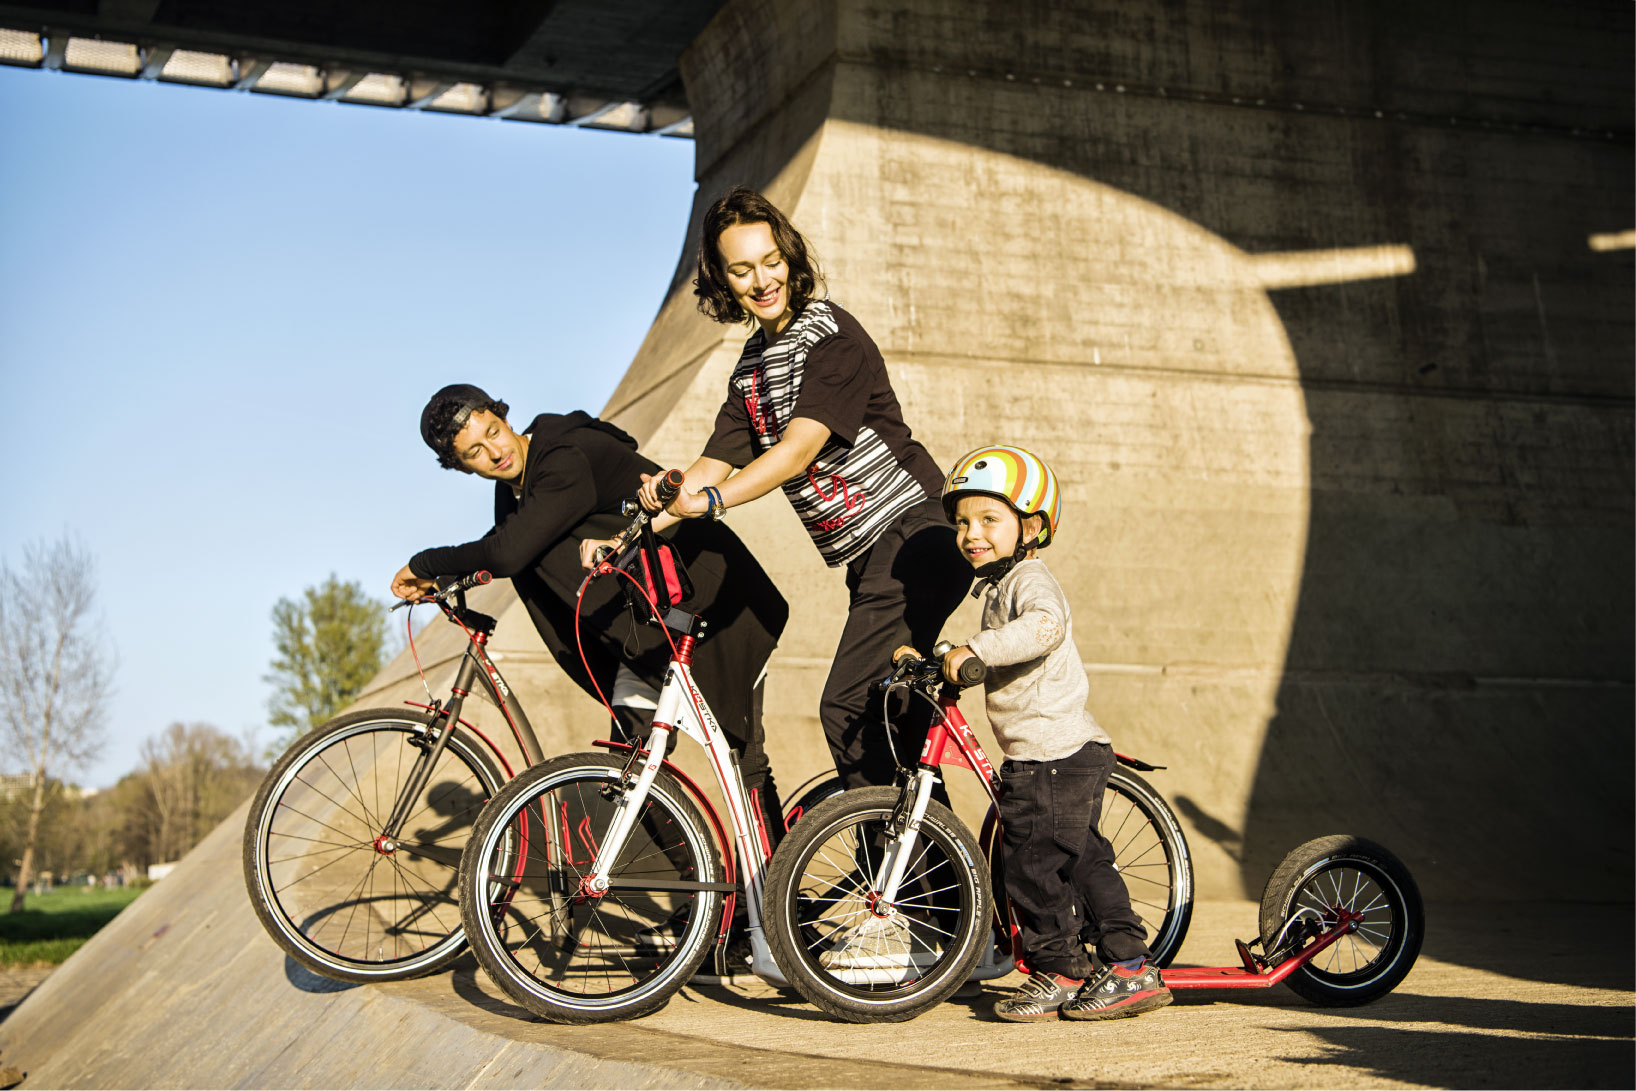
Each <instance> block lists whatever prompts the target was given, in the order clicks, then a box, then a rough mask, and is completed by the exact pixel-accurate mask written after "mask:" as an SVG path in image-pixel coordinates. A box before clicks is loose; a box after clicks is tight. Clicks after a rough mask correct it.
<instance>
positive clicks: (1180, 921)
mask: <svg viewBox="0 0 1636 1091" xmlns="http://www.w3.org/2000/svg"><path fill="white" fill-rule="evenodd" d="M1097 829H1098V830H1099V831H1101V833H1102V836H1103V837H1105V838H1107V839H1108V842H1109V843H1110V844H1112V845H1113V852H1114V860H1113V863H1114V867H1115V868H1117V869H1118V871H1119V874H1120V876H1121V877H1123V878H1124V880H1125V889H1126V891H1128V892H1129V894H1130V904H1131V908H1132V909H1134V910H1136V912H1137V913H1138V914H1139V915H1140V916H1141V918H1142V923H1143V924H1144V925H1146V926H1147V929H1148V934H1149V937H1150V938H1149V939H1148V950H1149V951H1151V952H1152V957H1153V961H1154V962H1155V963H1156V964H1158V965H1160V966H1169V965H1170V963H1171V960H1173V959H1174V958H1175V957H1176V952H1178V951H1180V950H1181V949H1182V941H1183V940H1185V939H1186V938H1187V926H1188V925H1189V924H1191V923H1192V921H1193V854H1192V853H1191V852H1189V851H1188V848H1187V836H1186V835H1185V834H1183V833H1182V824H1181V823H1180V822H1178V821H1177V820H1176V812H1174V811H1172V810H1171V809H1170V804H1168V803H1166V802H1165V801H1164V799H1163V797H1161V796H1160V795H1159V793H1158V792H1156V791H1154V790H1153V786H1152V785H1150V784H1148V782H1147V781H1145V780H1143V779H1142V778H1141V777H1139V776H1137V775H1136V774H1135V773H1133V772H1131V771H1130V770H1129V769H1126V768H1124V767H1122V766H1116V767H1115V768H1114V770H1113V773H1112V774H1110V775H1109V777H1108V790H1107V792H1106V794H1104V795H1103V797H1102V817H1101V819H1100V820H1099V821H1098V822H1097Z"/></svg>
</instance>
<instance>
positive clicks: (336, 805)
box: [294, 755, 376, 830]
mask: <svg viewBox="0 0 1636 1091" xmlns="http://www.w3.org/2000/svg"><path fill="white" fill-rule="evenodd" d="M319 760H320V761H322V760H323V757H322V755H320V757H319ZM294 779H295V781H296V782H297V783H298V784H305V785H306V786H307V789H308V790H309V791H311V792H312V794H313V795H315V796H317V797H318V798H320V799H322V800H324V801H325V802H326V803H328V804H329V805H330V806H331V807H334V808H335V809H336V810H338V811H340V812H341V813H342V814H344V815H346V816H347V817H348V818H350V819H352V820H353V821H355V822H357V823H358V825H360V826H362V827H363V828H364V829H366V830H368V829H374V828H376V827H374V826H373V825H372V824H371V823H370V822H369V820H368V819H364V818H359V817H358V816H357V815H355V814H353V813H352V811H351V810H350V809H348V808H347V806H346V805H345V804H343V803H342V802H341V801H340V800H338V799H333V798H331V797H330V796H329V795H327V794H326V793H324V792H322V791H320V790H319V788H318V786H317V785H316V784H313V783H312V782H311V781H309V780H307V779H305V778H304V777H302V776H301V775H300V774H299V773H298V774H296V776H295V778H294Z"/></svg>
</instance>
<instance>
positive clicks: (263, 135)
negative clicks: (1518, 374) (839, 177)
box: [0, 68, 693, 786]
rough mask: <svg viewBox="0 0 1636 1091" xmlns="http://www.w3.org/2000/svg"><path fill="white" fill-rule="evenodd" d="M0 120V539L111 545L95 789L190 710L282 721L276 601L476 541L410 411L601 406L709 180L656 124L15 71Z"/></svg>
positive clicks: (242, 723)
mask: <svg viewBox="0 0 1636 1091" xmlns="http://www.w3.org/2000/svg"><path fill="white" fill-rule="evenodd" d="M0 116H3V117H4V118H5V133H4V137H3V139H0V239H3V240H4V241H3V243H0V330H3V336H0V377H3V379H4V388H5V391H6V395H7V396H6V398H5V404H6V406H7V408H8V416H9V418H10V419H9V421H8V425H7V427H6V428H5V429H4V430H3V431H0V444H3V449H0V464H3V465H4V466H5V467H6V470H5V475H4V496H5V508H6V518H5V519H4V521H3V522H0V556H3V557H4V558H5V559H6V561H7V562H8V563H12V564H15V563H16V562H17V560H18V559H19V557H20V552H21V546H22V544H23V543H24V542H26V541H29V540H32V539H38V538H42V537H46V538H49V537H55V536H57V535H58V534H60V533H62V532H63V531H65V530H66V531H70V532H72V533H74V534H76V535H78V536H79V538H80V539H81V541H82V542H83V543H84V544H85V545H86V546H88V547H89V549H90V550H91V552H92V553H93V554H94V555H95V556H96V558H97V562H98V576H99V581H100V592H101V594H100V597H101V603H102V608H103V611H104V614H105V617H106V623H107V633H108V636H109V639H110V642H111V644H112V645H113V646H114V647H115V648H116V649H117V652H118V656H119V670H118V675H117V693H116V694H115V696H114V699H113V702H112V706H111V709H110V715H109V718H108V724H107V740H108V741H107V746H106V748H105V750H104V753H103V756H102V758H101V759H100V760H99V761H97V762H96V763H95V764H94V765H93V766H92V767H91V768H90V769H89V770H87V771H86V772H85V773H84V774H83V775H81V776H80V777H78V778H77V779H79V780H80V781H81V782H82V783H85V784H88V785H96V786H106V785H109V784H112V783H113V782H114V781H115V780H117V779H118V778H119V776H120V775H122V774H123V773H125V772H127V771H128V770H130V769H131V768H133V767H134V766H135V765H136V763H137V761H138V757H137V755H138V748H139V747H140V745H141V742H142V740H143V739H144V738H146V737H148V736H149V735H152V734H155V733H157V732H158V731H160V730H162V729H163V728H164V727H165V725H166V724H168V723H170V722H172V721H175V720H182V721H206V722H209V723H213V724H216V725H217V726H219V727H221V728H223V729H225V730H227V731H229V732H232V733H235V734H236V733H238V732H241V731H243V730H245V729H246V728H249V727H253V726H255V725H258V724H264V723H265V720H266V702H267V697H268V694H269V687H268V686H267V684H266V683H265V682H264V681H263V680H262V676H263V675H264V674H265V673H266V670H267V664H268V661H269V659H270V658H271V654H272V646H271V624H270V620H269V614H270V612H271V610H272V607H273V604H274V602H275V601H277V600H278V599H279V598H280V597H281V596H283V597H293V596H296V595H298V594H299V593H300V592H301V590H302V589H303V588H304V587H306V586H308V585H310V584H314V583H317V582H319V581H321V580H323V579H324V577H325V576H327V575H328V574H329V573H331V572H334V573H336V574H337V575H338V576H340V578H342V579H343V580H351V579H356V580H360V581H362V582H363V584H364V585H365V586H366V587H367V588H368V589H369V590H370V592H371V593H373V594H375V595H377V596H379V597H382V598H385V597H386V587H387V583H388V581H389V579H390V577H391V575H392V573H393V572H395V571H396V570H397V568H398V566H399V565H401V564H402V563H404V561H406V560H407V559H408V557H409V555H410V553H412V552H413V551H414V550H415V549H418V548H420V547H422V546H426V545H433V544H443V543H445V542H448V541H455V540H462V539H463V538H465V537H475V536H476V535H477V534H478V533H480V532H481V531H483V530H484V529H486V527H487V525H488V512H489V504H490V494H489V491H488V489H487V488H486V487H483V486H480V485H479V484H477V483H474V482H473V481H472V479H469V478H463V477H461V476H459V475H456V474H452V473H448V472H445V471H442V470H439V469H438V468H437V466H436V464H435V462H434V460H433V458H432V455H431V453H430V452H429V451H427V450H426V448H425V447H424V446H423V445H422V444H421V442H420V438H419V435H418V432H417V430H416V421H417V418H418V414H419V411H420V407H421V406H422V405H423V404H424V402H425V400H426V398H427V397H428V395H430V393H431V392H432V391H433V390H435V389H437V388H438V387H439V386H441V385H443V384H444V383H448V382H475V383H478V384H480V385H483V386H485V387H486V388H487V389H489V390H490V392H492V393H494V394H495V395H496V396H499V397H503V398H505V399H507V400H508V401H509V402H510V403H511V405H512V407H513V411H514V415H520V416H523V417H525V418H526V417H528V416H531V415H532V414H533V413H535V412H539V411H543V410H566V409H574V408H584V409H587V410H590V411H592V412H595V411H597V410H599V409H600V408H601V407H602V405H603V404H604V403H605V401H606V400H607V398H608V396H609V394H610V393H611V392H612V390H613V387H614V385H615V383H616V382H617V381H618V379H619V377H620V376H621V375H622V374H623V372H624V370H625V368H626V366H627V365H628V364H629V362H630V359H631V357H632V355H633V354H634V353H635V350H636V348H637V346H638V345H639V344H640V342H641V339H642V337H643V335H644V334H645V333H646V332H647V328H648V325H649V323H650V322H651V320H652V318H653V315H654V313H655V312H656V311H657V309H658V305H659V302H660V300H661V298H662V295H663V292H664V289H665V286H666V284H667V283H668V282H669V278H670V275H671V273H672V271H673V269H674V267H675V263H676V258H677V255H678V253H679V251H680V248H681V245H682V241H683V235H684V232H685V229H686V226H687V214H688V209H689V206H690V204H691V201H692V194H693V181H692V171H693V145H692V143H691V142H689V141H684V140H670V139H663V138H658V137H647V136H630V135H624V134H619V133H597V132H580V131H575V130H569V129H558V128H551V127H546V126H538V125H526V124H520V123H512V122H499V121H489V120H479V119H474V118H463V117H447V116H438V115H433V114H419V113H410V112H403V111H393V110H381V109H375V108H371V107H363V106H346V105H341V104H336V103H314V102H307V101H300V100H290V99H281V98H276V97H273V96H259V95H249V94H242V93H231V92H221V91H210V90H202V89H196V88H185V87H177V86H167V85H162V84H156V83H142V82H135V81H126V80H116V79H106V78H100V77H94V76H76V75H67V74H61V73H55V72H37V71H30V70H22V69H6V68H0ZM434 524H435V525H437V526H438V527H441V528H447V531H446V532H445V531H443V530H438V531H432V530H429V529H428V528H430V527H432V526H433V525H434ZM463 532H464V533H463ZM271 734H272V732H271V731H270V730H263V732H262V740H263V742H265V741H266V740H267V739H269V738H270V737H271ZM5 762H6V769H7V770H8V771H11V770H12V769H15V768H20V765H21V762H20V761H19V760H18V758H17V757H16V756H8V757H7V758H6V759H5Z"/></svg>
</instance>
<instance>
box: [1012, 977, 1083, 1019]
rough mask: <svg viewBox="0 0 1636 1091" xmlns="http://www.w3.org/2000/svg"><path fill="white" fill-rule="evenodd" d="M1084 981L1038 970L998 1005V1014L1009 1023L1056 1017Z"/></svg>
mask: <svg viewBox="0 0 1636 1091" xmlns="http://www.w3.org/2000/svg"><path fill="white" fill-rule="evenodd" d="M1083 984H1084V982H1083V981H1077V980H1075V979H1074V978H1071V977H1063V976H1061V975H1060V974H1052V973H1046V972H1045V971H1044V970H1035V971H1034V972H1033V973H1031V974H1029V975H1028V980H1027V981H1024V982H1023V983H1022V984H1021V985H1019V986H1018V987H1017V989H1016V990H1015V991H1014V992H1012V993H1011V995H1010V996H1005V997H1002V998H1001V999H1000V1000H999V1001H997V1002H996V1003H995V1005H994V1014H995V1015H996V1016H998V1017H999V1018H1001V1019H1004V1020H1005V1021H1006V1022H1008V1023H1031V1022H1033V1021H1034V1020H1035V1019H1055V1018H1056V1017H1057V1013H1058V1012H1059V1011H1063V1010H1065V1009H1066V1008H1067V1006H1068V1004H1069V1003H1070V1002H1071V1001H1072V1000H1073V999H1074V995H1075V994H1076V993H1077V992H1078V991H1079V988H1080V986H1081V985H1083Z"/></svg>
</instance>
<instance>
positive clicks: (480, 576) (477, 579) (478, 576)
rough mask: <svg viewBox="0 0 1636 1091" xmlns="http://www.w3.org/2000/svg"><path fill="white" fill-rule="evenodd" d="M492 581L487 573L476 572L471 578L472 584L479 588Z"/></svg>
mask: <svg viewBox="0 0 1636 1091" xmlns="http://www.w3.org/2000/svg"><path fill="white" fill-rule="evenodd" d="M493 580H494V577H493V576H492V575H490V574H489V573H487V572H478V573H475V574H474V575H473V576H472V582H473V583H475V584H477V585H478V586H479V587H481V586H483V585H484V584H486V583H491V582H493Z"/></svg>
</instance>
